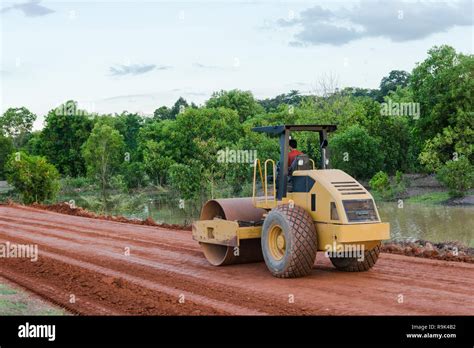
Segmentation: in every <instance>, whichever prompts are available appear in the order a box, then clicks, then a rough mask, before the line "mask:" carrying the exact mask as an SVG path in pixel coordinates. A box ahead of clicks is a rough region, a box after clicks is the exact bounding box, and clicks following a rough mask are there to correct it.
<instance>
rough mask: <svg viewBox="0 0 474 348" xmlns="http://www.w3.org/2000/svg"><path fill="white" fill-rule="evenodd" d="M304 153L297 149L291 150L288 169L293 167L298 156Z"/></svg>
mask: <svg viewBox="0 0 474 348" xmlns="http://www.w3.org/2000/svg"><path fill="white" fill-rule="evenodd" d="M302 154H303V153H302V152H301V151H298V150H296V149H293V150H291V151H290V152H289V153H288V168H290V167H291V164H292V163H293V161H294V160H295V158H296V156H298V155H302Z"/></svg>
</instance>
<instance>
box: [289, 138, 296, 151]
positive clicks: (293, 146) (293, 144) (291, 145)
mask: <svg viewBox="0 0 474 348" xmlns="http://www.w3.org/2000/svg"><path fill="white" fill-rule="evenodd" d="M289 145H290V151H291V150H294V149H296V147H297V146H298V143H297V142H296V140H295V139H290V142H289Z"/></svg>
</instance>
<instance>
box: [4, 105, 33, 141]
mask: <svg viewBox="0 0 474 348" xmlns="http://www.w3.org/2000/svg"><path fill="white" fill-rule="evenodd" d="M35 120H36V115H35V114H34V113H32V112H31V111H30V110H28V109H27V108H25V107H21V108H9V109H8V110H7V111H5V112H4V114H3V115H2V116H1V117H0V128H1V130H2V131H3V133H4V134H5V135H6V136H9V137H11V138H12V139H13V144H14V146H15V147H16V148H17V149H18V148H20V147H21V146H22V145H23V144H24V140H25V137H26V136H27V135H28V134H29V133H30V132H31V130H32V129H33V123H34V122H35Z"/></svg>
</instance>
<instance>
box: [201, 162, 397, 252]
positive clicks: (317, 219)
mask: <svg viewBox="0 0 474 348" xmlns="http://www.w3.org/2000/svg"><path fill="white" fill-rule="evenodd" d="M296 177H299V178H298V179H296V181H299V182H302V184H300V186H301V185H303V186H302V187H298V188H297V190H298V191H304V192H294V191H295V187H293V192H288V193H287V196H286V197H285V198H283V199H282V200H281V201H277V200H276V198H275V195H273V196H264V197H253V198H252V200H250V198H247V199H246V200H247V201H246V204H247V207H246V209H251V208H249V206H248V205H249V204H252V207H253V208H254V209H255V211H256V212H257V214H256V215H257V216H258V215H259V213H258V212H260V214H262V218H264V217H265V212H266V211H269V210H271V209H272V208H274V207H276V206H277V205H280V204H294V205H297V206H299V207H302V208H304V209H305V210H306V211H307V212H308V213H309V214H310V215H311V217H312V219H313V221H314V225H315V229H316V231H317V236H318V250H324V251H337V249H338V248H340V246H341V245H347V244H351V245H359V246H360V245H364V247H365V248H366V249H371V248H373V247H374V246H375V245H377V244H378V243H379V242H380V241H382V240H386V239H389V238H390V227H389V224H388V223H383V222H381V221H380V217H379V213H378V210H377V207H376V206H375V203H374V201H373V197H372V195H371V194H370V193H369V192H368V191H367V190H366V189H365V188H364V187H363V186H362V185H361V184H359V183H358V182H357V181H356V180H355V179H354V178H352V177H351V176H350V175H348V174H346V173H345V172H343V171H341V170H338V169H324V170H305V171H295V172H294V173H293V178H296ZM293 180H295V179H293ZM270 191H273V192H274V190H273V189H271V190H270ZM235 200H236V199H227V200H216V201H213V202H223V201H226V204H227V207H228V209H232V210H235V212H234V214H236V215H238V214H239V210H240V209H241V208H242V201H241V202H240V203H239V204H237V206H235V207H234V208H232V205H233V203H232V201H235ZM348 202H349V205H350V204H352V205H353V206H354V208H355V209H354V210H350V208H348ZM239 205H240V207H239ZM229 207H230V208H229ZM239 208H240V209H239ZM206 210H208V211H209V210H210V209H209V206H208V205H205V206H204V207H203V214H202V215H201V218H203V217H205V216H206V213H207V212H206ZM331 210H332V212H331ZM208 217H211V216H208ZM254 218H255V217H254ZM237 220H244V219H242V218H236V219H235V220H229V219H226V218H225V217H223V216H215V215H214V216H212V217H211V219H203V220H200V221H197V222H195V223H194V225H193V238H194V239H195V240H197V241H199V242H201V243H210V244H219V245H224V246H229V247H236V246H239V245H240V241H241V240H243V239H254V238H260V235H261V228H262V227H261V225H260V226H258V225H255V226H241V225H239V222H237ZM244 221H245V220H244Z"/></svg>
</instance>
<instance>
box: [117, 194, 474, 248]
mask: <svg viewBox="0 0 474 348" xmlns="http://www.w3.org/2000/svg"><path fill="white" fill-rule="evenodd" d="M199 206H200V204H199V202H193V203H192V204H190V203H189V202H188V201H187V202H186V204H185V206H184V207H183V206H181V207H180V206H179V204H178V202H174V201H173V200H172V199H170V200H167V201H160V202H153V203H152V204H149V203H146V202H145V203H144V204H143V205H142V206H141V208H139V209H138V210H135V211H133V212H130V211H128V212H121V213H123V214H124V215H126V216H131V217H136V218H141V219H142V218H146V217H148V216H151V217H152V218H153V219H154V220H155V221H158V222H166V223H173V224H184V225H187V224H190V223H192V221H194V220H196V219H198V218H199ZM377 207H378V209H379V213H380V217H381V218H382V221H384V222H389V223H390V228H391V236H392V239H394V240H400V239H408V238H417V239H425V240H429V241H432V242H446V241H460V242H462V243H463V244H465V245H468V246H471V247H474V206H464V207H459V206H442V205H425V204H417V203H404V206H403V208H399V207H398V205H397V202H378V203H377Z"/></svg>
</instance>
